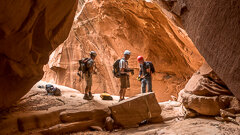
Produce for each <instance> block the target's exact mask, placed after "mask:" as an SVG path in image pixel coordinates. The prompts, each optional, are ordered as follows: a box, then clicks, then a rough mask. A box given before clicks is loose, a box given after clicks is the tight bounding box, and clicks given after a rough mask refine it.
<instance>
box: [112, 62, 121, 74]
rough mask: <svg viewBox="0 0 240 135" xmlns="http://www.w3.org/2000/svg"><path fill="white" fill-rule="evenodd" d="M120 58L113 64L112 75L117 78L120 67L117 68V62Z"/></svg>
mask: <svg viewBox="0 0 240 135" xmlns="http://www.w3.org/2000/svg"><path fill="white" fill-rule="evenodd" d="M120 60H121V59H118V60H116V61H115V62H114V64H113V75H114V76H115V77H117V78H120V68H119V62H120Z"/></svg>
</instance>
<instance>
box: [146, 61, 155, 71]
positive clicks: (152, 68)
mask: <svg viewBox="0 0 240 135" xmlns="http://www.w3.org/2000/svg"><path fill="white" fill-rule="evenodd" d="M146 62H147V63H149V65H150V70H151V72H152V73H155V68H154V66H153V63H152V62H151V61H146Z"/></svg>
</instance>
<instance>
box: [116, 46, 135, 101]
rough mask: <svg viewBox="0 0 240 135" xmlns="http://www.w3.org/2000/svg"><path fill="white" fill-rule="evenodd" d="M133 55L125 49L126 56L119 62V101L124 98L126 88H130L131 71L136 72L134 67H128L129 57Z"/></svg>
mask: <svg viewBox="0 0 240 135" xmlns="http://www.w3.org/2000/svg"><path fill="white" fill-rule="evenodd" d="M130 56H131V52H130V51H129V50H125V51H124V57H123V58H122V59H121V60H120V62H119V69H120V83H121V88H120V92H119V95H120V99H119V101H122V100H124V97H125V93H126V89H127V88H130V81H129V72H131V73H132V74H134V72H133V69H130V68H129V67H128V59H129V58H130Z"/></svg>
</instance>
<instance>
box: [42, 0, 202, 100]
mask: <svg viewBox="0 0 240 135" xmlns="http://www.w3.org/2000/svg"><path fill="white" fill-rule="evenodd" d="M81 4H82V3H81ZM159 5H160V6H159ZM82 6H83V9H82V10H78V13H77V15H76V16H75V20H74V24H73V27H72V30H71V32H70V35H69V37H68V39H67V40H66V41H65V42H64V43H63V44H61V45H60V46H59V47H58V48H57V49H56V50H55V51H54V52H53V53H52V54H51V56H50V60H49V63H48V65H46V66H45V67H44V72H45V75H44V77H43V80H44V81H47V82H52V83H56V84H61V85H65V86H69V87H72V88H75V89H78V90H79V91H81V92H83V89H84V86H85V84H84V81H79V77H78V76H77V74H76V73H77V69H78V66H79V65H78V60H79V59H81V58H83V57H88V56H89V54H88V53H89V51H91V50H94V51H96V52H97V54H98V56H97V58H96V66H97V71H98V72H97V73H98V74H97V75H94V76H93V82H94V83H93V92H94V93H100V92H104V91H107V92H109V93H111V94H115V95H118V91H119V85H120V84H119V80H118V79H116V78H114V77H113V74H112V64H113V62H114V61H115V60H117V59H118V58H121V57H122V54H123V52H124V50H125V49H128V50H130V51H131V52H132V56H131V58H130V60H129V65H130V67H132V68H134V70H135V75H134V76H131V79H130V83H131V88H130V90H128V91H127V96H133V95H135V94H138V93H140V82H138V81H137V80H136V77H137V74H138V67H139V65H138V63H137V61H136V58H137V56H138V55H142V56H144V58H145V59H146V60H149V61H152V62H153V64H154V65H155V68H156V74H155V75H153V90H154V92H155V93H156V95H157V98H158V101H166V100H169V99H170V95H175V96H176V95H177V93H178V92H179V90H181V89H182V88H184V85H185V84H186V82H187V81H188V79H189V78H190V77H191V76H192V74H193V73H194V72H195V71H196V70H197V69H198V68H199V67H200V66H201V64H202V62H203V58H202V57H201V55H200V54H199V53H198V51H197V49H196V48H195V46H194V44H193V43H192V42H191V40H190V39H189V37H188V35H187V34H186V32H185V31H184V30H183V29H181V23H180V21H179V19H178V18H177V17H176V16H175V15H173V14H172V13H170V12H168V11H167V10H165V9H164V8H163V7H162V6H161V2H160V4H159V3H158V4H156V3H151V2H145V1H143V0H138V1H135V0H131V1H124V0H93V1H87V2H86V3H85V4H84V5H81V6H80V7H82Z"/></svg>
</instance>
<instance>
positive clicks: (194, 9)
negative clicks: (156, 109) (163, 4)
mask: <svg viewBox="0 0 240 135" xmlns="http://www.w3.org/2000/svg"><path fill="white" fill-rule="evenodd" d="M176 4H178V5H179V6H175V7H181V8H182V9H181V14H180V15H181V19H182V22H183V26H184V28H185V29H186V31H187V32H188V34H189V36H190V38H191V39H192V40H193V42H194V43H195V45H196V47H197V48H198V50H199V51H200V53H201V54H202V55H203V57H204V58H205V60H206V61H207V62H208V64H209V65H210V66H211V67H212V68H213V70H214V71H215V72H216V73H217V74H218V76H219V77H220V78H221V79H222V80H223V81H224V82H225V83H226V84H227V86H228V87H229V89H230V90H231V91H232V93H233V94H234V95H235V96H236V97H237V98H238V99H240V89H239V88H240V83H239V82H240V46H239V44H240V40H239V35H240V25H239V22H240V14H239V13H240V9H239V6H240V1H239V0H178V1H177V3H176ZM181 5H184V6H181Z"/></svg>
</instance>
